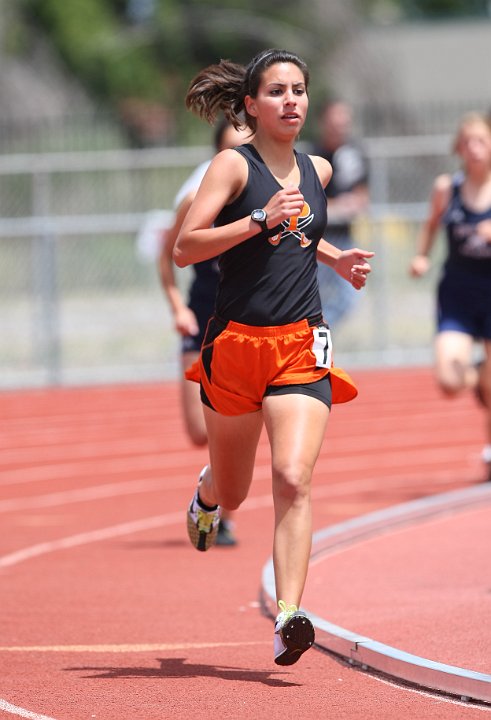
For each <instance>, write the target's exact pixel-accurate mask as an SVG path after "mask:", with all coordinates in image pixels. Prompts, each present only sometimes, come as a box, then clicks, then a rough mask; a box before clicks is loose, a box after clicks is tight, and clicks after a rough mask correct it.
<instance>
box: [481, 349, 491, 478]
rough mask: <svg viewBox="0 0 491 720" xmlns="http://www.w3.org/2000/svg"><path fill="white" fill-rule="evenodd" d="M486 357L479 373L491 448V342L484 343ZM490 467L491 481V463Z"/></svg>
mask: <svg viewBox="0 0 491 720" xmlns="http://www.w3.org/2000/svg"><path fill="white" fill-rule="evenodd" d="M484 352H485V357H484V361H483V363H482V365H481V367H480V372H479V388H480V391H481V396H482V399H483V404H484V405H485V411H486V436H487V444H488V446H489V447H490V448H491V340H487V341H486V342H485V343H484ZM488 464H489V466H490V476H489V479H490V480H491V462H490V463H488Z"/></svg>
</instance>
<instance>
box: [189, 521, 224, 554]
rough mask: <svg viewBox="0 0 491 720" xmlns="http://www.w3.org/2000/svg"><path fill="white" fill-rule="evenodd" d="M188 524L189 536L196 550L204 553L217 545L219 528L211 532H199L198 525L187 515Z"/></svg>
mask: <svg viewBox="0 0 491 720" xmlns="http://www.w3.org/2000/svg"><path fill="white" fill-rule="evenodd" d="M187 523H188V536H189V539H190V540H191V544H192V545H194V547H195V548H196V550H201V551H202V552H206V550H209V549H210V548H211V547H212V546H213V545H215V543H216V539H217V533H218V528H217V527H215V528H212V529H211V530H210V532H208V533H206V532H202V531H200V530H198V528H197V526H196V523H195V522H194V520H193V518H192V517H191V516H190V515H189V513H188V514H187Z"/></svg>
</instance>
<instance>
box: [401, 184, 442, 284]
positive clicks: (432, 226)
mask: <svg viewBox="0 0 491 720" xmlns="http://www.w3.org/2000/svg"><path fill="white" fill-rule="evenodd" d="M451 187H452V178H451V176H450V175H439V176H438V177H437V178H436V180H435V182H434V183H433V189H432V192H431V197H430V207H429V211H428V217H427V218H426V220H425V222H424V223H423V225H422V227H421V230H420V232H419V235H418V240H417V250H416V255H415V256H414V257H413V259H412V260H411V264H410V266H409V273H410V275H412V276H413V277H419V276H420V275H424V274H425V273H426V272H427V271H428V269H429V267H430V258H429V255H430V252H431V249H432V247H433V245H434V242H435V239H436V235H437V231H438V228H439V227H440V223H441V221H442V217H443V213H444V212H445V208H446V207H447V206H448V203H449V201H450V190H451Z"/></svg>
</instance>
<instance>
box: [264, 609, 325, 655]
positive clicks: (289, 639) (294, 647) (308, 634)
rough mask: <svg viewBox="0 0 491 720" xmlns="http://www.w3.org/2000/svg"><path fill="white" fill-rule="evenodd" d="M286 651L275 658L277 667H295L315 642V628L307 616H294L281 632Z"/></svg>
mask: <svg viewBox="0 0 491 720" xmlns="http://www.w3.org/2000/svg"><path fill="white" fill-rule="evenodd" d="M280 636H281V639H282V641H283V644H284V645H285V651H284V652H282V653H281V655H278V656H277V657H275V659H274V661H275V663H276V664H277V665H293V664H294V663H296V662H297V660H299V659H300V657H301V656H302V655H303V653H304V652H305V651H306V650H308V649H309V648H311V647H312V645H313V644H314V640H315V630H314V626H313V625H312V623H311V622H310V620H309V618H308V617H306V616H305V615H292V617H291V618H290V619H289V620H288V622H287V623H286V624H285V626H284V627H282V628H281V630H280Z"/></svg>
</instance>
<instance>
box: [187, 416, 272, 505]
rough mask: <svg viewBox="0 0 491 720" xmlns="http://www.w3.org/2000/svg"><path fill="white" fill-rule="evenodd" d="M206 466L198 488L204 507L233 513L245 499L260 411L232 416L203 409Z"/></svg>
mask: <svg viewBox="0 0 491 720" xmlns="http://www.w3.org/2000/svg"><path fill="white" fill-rule="evenodd" d="M203 410H204V414H205V420H206V426H207V429H208V447H209V451H210V467H209V468H208V471H207V472H206V473H205V476H204V478H203V482H202V484H201V487H200V493H199V494H200V498H201V500H202V501H203V502H204V503H205V504H206V505H210V506H212V505H215V504H218V505H220V506H221V507H222V508H225V509H227V510H235V509H236V508H238V507H239V505H240V504H241V503H242V502H243V501H244V500H245V498H246V497H247V493H248V492H249V487H250V484H251V481H252V474H253V470H254V461H255V459H256V449H257V444H258V441H259V436H260V434H261V429H262V425H263V419H262V413H261V412H260V411H258V412H254V413H248V414H246V415H238V416H234V417H229V416H224V415H219V414H218V413H216V412H215V411H214V410H211V409H210V408H208V407H206V406H204V407H203Z"/></svg>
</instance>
